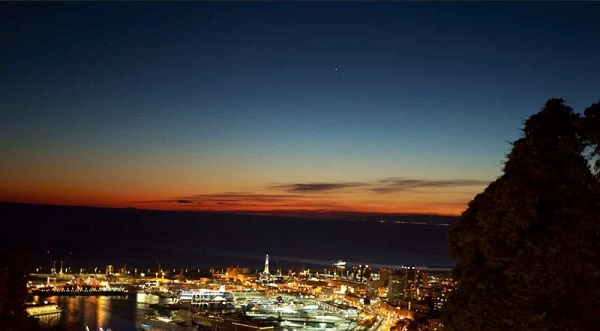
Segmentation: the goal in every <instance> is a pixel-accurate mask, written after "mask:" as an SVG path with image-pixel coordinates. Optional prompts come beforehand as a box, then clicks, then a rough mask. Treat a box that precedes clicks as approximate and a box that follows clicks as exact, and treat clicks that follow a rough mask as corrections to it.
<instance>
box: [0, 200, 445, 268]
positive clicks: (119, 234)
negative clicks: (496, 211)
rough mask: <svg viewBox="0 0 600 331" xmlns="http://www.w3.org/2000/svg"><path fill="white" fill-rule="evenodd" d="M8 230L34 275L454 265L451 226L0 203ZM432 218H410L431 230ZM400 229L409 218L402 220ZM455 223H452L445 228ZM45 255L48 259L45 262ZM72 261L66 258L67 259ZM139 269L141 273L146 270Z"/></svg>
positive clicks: (7, 240) (9, 241)
mask: <svg viewBox="0 0 600 331" xmlns="http://www.w3.org/2000/svg"><path fill="white" fill-rule="evenodd" d="M0 216H2V219H8V220H11V226H14V231H12V232H11V234H10V235H7V236H5V238H2V239H4V240H3V241H2V243H0V245H2V244H6V245H9V244H21V245H26V246H27V247H28V248H29V249H30V251H31V255H32V264H33V265H32V266H33V267H44V268H46V269H49V268H50V260H53V261H55V263H56V266H57V267H58V266H59V264H60V261H62V260H65V264H66V265H68V266H69V267H72V268H74V269H73V270H74V271H77V270H78V268H81V267H83V268H86V269H87V270H90V269H91V270H93V269H94V268H98V270H104V269H105V268H106V266H107V265H109V264H110V265H113V266H115V267H116V268H120V267H122V266H125V265H126V266H127V267H128V268H129V269H130V270H131V269H133V268H140V269H141V270H147V269H148V268H151V269H156V268H157V267H158V265H159V264H160V266H161V268H164V269H177V270H179V269H180V268H190V269H195V268H200V269H209V268H213V267H214V268H217V269H222V268H226V267H228V266H232V265H233V266H235V265H240V266H245V267H250V268H262V265H263V264H264V259H265V255H266V254H269V256H270V262H271V265H272V267H273V268H275V267H277V266H279V267H280V268H281V269H282V270H288V269H294V270H298V269H301V268H323V267H328V266H330V265H331V264H332V263H334V262H336V261H338V260H339V259H342V260H344V261H346V262H347V263H348V264H349V265H358V264H363V265H364V264H369V265H372V266H398V265H403V264H412V265H417V266H451V265H453V261H451V259H450V258H449V256H448V251H447V247H446V246H447V238H446V235H447V231H448V229H449V227H448V226H437V225H416V224H405V223H396V222H394V221H393V220H390V221H387V222H379V221H373V220H369V221H363V220H341V219H338V220H317V219H300V218H284V217H268V216H257V215H225V214H206V213H191V212H160V211H144V210H128V209H104V208H84V207H57V206H35V205H34V206H30V205H12V204H3V205H2V204H0ZM432 217H433V216H426V215H422V216H413V217H410V216H409V217H406V218H408V219H415V220H419V221H424V222H427V221H429V220H430V219H431V218H432ZM401 219H402V220H404V219H405V218H401ZM448 222H452V219H448ZM47 252H50V253H51V254H50V255H51V256H49V254H47ZM70 252H71V253H72V254H69V253H70ZM142 268H144V269H142Z"/></svg>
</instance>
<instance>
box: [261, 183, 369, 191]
mask: <svg viewBox="0 0 600 331" xmlns="http://www.w3.org/2000/svg"><path fill="white" fill-rule="evenodd" d="M367 185H368V184H365V183H358V182H346V183H290V184H283V185H276V186H272V187H271V189H275V190H282V191H286V192H294V193H313V192H326V191H338V190H344V189H347V188H355V187H361V186H367Z"/></svg>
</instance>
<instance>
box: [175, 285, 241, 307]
mask: <svg viewBox="0 0 600 331" xmlns="http://www.w3.org/2000/svg"><path fill="white" fill-rule="evenodd" d="M234 299H235V297H234V295H233V292H231V291H226V290H225V286H221V287H220V288H219V289H218V290H213V289H208V288H200V289H189V290H180V291H179V294H178V295H177V298H176V299H175V302H174V303H175V304H176V305H179V306H186V305H191V306H192V307H194V306H195V307H203V308H227V307H233V302H234Z"/></svg>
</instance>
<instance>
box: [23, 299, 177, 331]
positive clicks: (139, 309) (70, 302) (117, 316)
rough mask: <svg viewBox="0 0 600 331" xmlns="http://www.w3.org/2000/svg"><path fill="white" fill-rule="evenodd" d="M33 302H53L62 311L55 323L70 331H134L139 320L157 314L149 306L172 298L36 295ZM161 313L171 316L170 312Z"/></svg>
mask: <svg viewBox="0 0 600 331" xmlns="http://www.w3.org/2000/svg"><path fill="white" fill-rule="evenodd" d="M33 300H34V301H36V302H41V301H48V302H54V303H56V304H58V305H59V306H60V307H61V308H63V313H62V315H60V316H57V317H56V319H55V320H54V321H53V322H52V323H55V324H54V325H56V323H58V324H60V325H61V326H63V327H65V328H66V329H67V331H85V330H88V329H89V330H90V331H98V330H104V331H106V330H108V329H111V330H115V331H116V330H118V331H135V330H136V327H135V321H136V319H137V318H138V317H141V316H143V315H144V314H147V313H154V312H157V309H155V308H151V307H150V305H151V304H166V303H169V302H171V300H172V299H168V298H161V297H159V296H156V295H152V294H146V293H143V292H139V293H130V294H128V295H124V296H52V297H38V296H35V297H33ZM160 313H161V314H166V315H170V314H171V312H170V311H160ZM40 322H41V320H40ZM48 322H51V321H48ZM49 326H52V325H49ZM86 327H87V328H86Z"/></svg>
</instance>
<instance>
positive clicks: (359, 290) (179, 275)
mask: <svg viewBox="0 0 600 331" xmlns="http://www.w3.org/2000/svg"><path fill="white" fill-rule="evenodd" d="M277 267H278V268H277V269H276V270H275V271H274V272H272V271H271V268H270V266H269V256H268V255H267V256H266V257H265V265H264V268H261V270H255V269H250V268H247V267H240V266H239V265H238V266H231V267H228V268H226V269H218V270H217V269H208V270H205V269H189V268H188V269H186V268H182V269H166V268H165V269H163V268H161V267H160V266H159V267H158V268H154V269H152V268H144V269H141V268H127V267H126V266H124V267H122V268H118V269H117V268H114V267H113V266H112V265H108V266H106V267H104V268H98V267H97V268H94V269H83V268H80V269H78V270H77V271H76V272H74V271H73V270H72V269H71V268H64V269H60V270H56V269H54V268H45V269H44V268H42V267H39V268H36V269H35V273H32V274H31V275H30V280H29V283H28V285H29V287H30V288H31V289H33V288H36V287H40V286H48V285H64V284H71V283H73V282H82V281H83V282H95V283H105V284H109V285H110V286H113V287H126V288H128V289H129V293H135V292H139V291H143V292H146V293H147V294H153V295H159V296H162V297H168V298H172V299H173V301H174V302H175V301H177V298H178V295H179V293H181V291H185V290H189V289H199V288H209V289H218V288H225V289H226V290H227V291H231V292H232V293H233V294H234V297H235V301H234V303H233V305H232V306H233V307H234V308H235V309H236V310H242V311H243V313H244V314H246V315H253V316H255V317H260V318H264V319H270V320H278V321H280V323H279V324H277V327H278V328H279V329H281V330H288V329H289V330H296V331H297V330H298V329H310V328H318V329H321V330H324V329H327V330H336V329H339V330H342V329H343V330H355V331H387V330H407V329H408V328H409V327H410V328H411V329H412V327H413V326H415V324H417V325H418V326H419V327H420V329H422V330H442V329H443V324H442V323H441V320H440V316H441V311H442V309H443V307H444V304H445V303H446V298H447V296H448V293H449V292H451V291H452V290H453V288H454V286H455V283H454V281H453V280H452V279H451V277H450V268H425V267H423V268H422V267H415V266H406V265H403V266H399V267H396V268H389V267H385V268H384V267H380V268H373V267H370V266H369V265H354V266H346V263H345V262H344V261H341V260H340V261H337V262H335V263H332V264H331V266H330V267H329V268H323V269H303V270H298V271H293V270H287V272H285V273H284V272H282V270H281V269H279V266H277ZM298 307H301V308H302V309H300V310H298V309H297V308H298ZM294 309H296V310H294ZM309 316H317V317H318V316H320V317H321V318H322V323H316V324H314V323H313V324H311V323H300V322H301V321H302V318H307V319H306V321H308V317H309Z"/></svg>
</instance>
